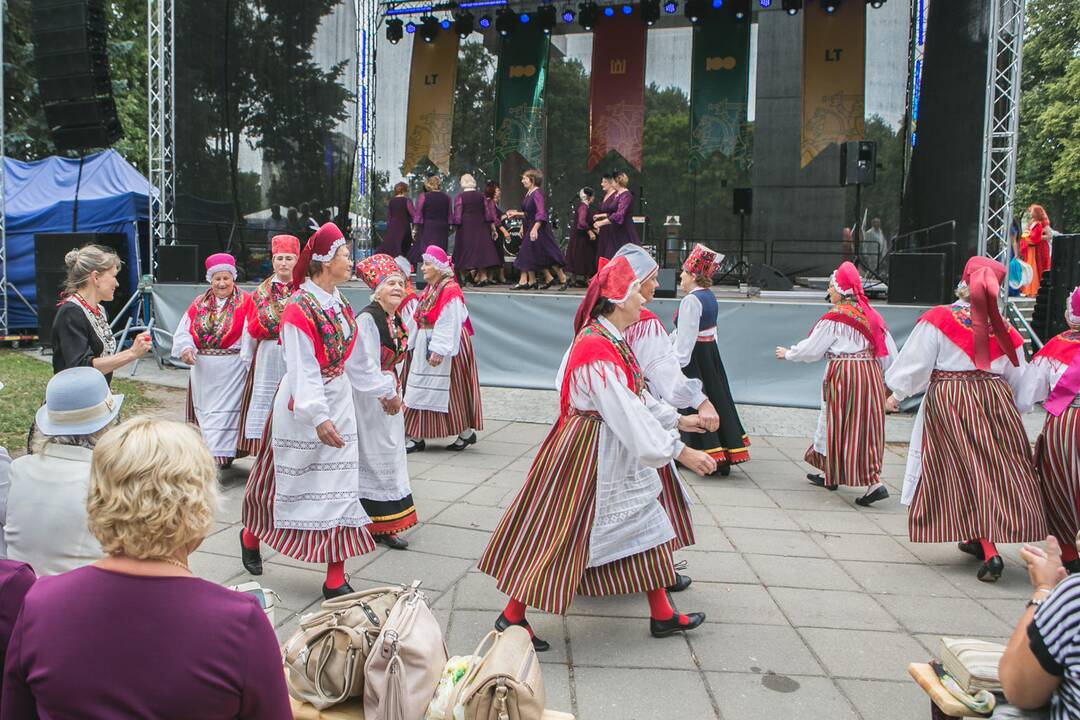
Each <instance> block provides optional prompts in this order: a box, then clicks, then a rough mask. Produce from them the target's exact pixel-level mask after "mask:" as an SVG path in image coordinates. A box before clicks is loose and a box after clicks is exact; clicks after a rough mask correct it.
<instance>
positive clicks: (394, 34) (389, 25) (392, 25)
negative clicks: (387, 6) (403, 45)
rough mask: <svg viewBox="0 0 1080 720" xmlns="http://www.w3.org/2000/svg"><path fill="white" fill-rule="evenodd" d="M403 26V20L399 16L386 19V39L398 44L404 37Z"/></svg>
mask: <svg viewBox="0 0 1080 720" xmlns="http://www.w3.org/2000/svg"><path fill="white" fill-rule="evenodd" d="M401 26H402V22H401V20H400V19H399V18H391V19H389V20H387V21H386V39H387V40H389V41H390V43H391V44H392V45H397V44H398V43H399V42H400V41H401V38H402V37H404V35H403V31H402V29H401Z"/></svg>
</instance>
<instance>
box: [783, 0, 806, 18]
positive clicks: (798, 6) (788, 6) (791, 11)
mask: <svg viewBox="0 0 1080 720" xmlns="http://www.w3.org/2000/svg"><path fill="white" fill-rule="evenodd" d="M802 4H803V0H780V7H782V8H783V9H784V12H786V13H787V14H788V15H798V14H799V11H800V10H802Z"/></svg>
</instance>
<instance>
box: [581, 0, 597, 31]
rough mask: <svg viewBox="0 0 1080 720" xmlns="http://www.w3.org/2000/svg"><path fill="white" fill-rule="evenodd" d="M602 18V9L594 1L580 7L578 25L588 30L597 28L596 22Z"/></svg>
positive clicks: (590, 0)
mask: <svg viewBox="0 0 1080 720" xmlns="http://www.w3.org/2000/svg"><path fill="white" fill-rule="evenodd" d="M599 17H600V8H598V7H597V6H596V3H595V2H593V1H592V0H588V2H583V3H581V4H580V5H578V24H579V25H581V27H583V28H585V29H586V30H592V29H593V28H594V27H596V21H597V20H598V19H599Z"/></svg>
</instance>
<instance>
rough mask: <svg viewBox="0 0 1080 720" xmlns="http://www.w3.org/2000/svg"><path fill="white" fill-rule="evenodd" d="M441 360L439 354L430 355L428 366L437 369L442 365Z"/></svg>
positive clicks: (441, 357)
mask: <svg viewBox="0 0 1080 720" xmlns="http://www.w3.org/2000/svg"><path fill="white" fill-rule="evenodd" d="M443 359H444V358H443V356H442V355H440V354H439V353H431V355H428V365H430V366H431V367H439V366H440V365H442V361H443Z"/></svg>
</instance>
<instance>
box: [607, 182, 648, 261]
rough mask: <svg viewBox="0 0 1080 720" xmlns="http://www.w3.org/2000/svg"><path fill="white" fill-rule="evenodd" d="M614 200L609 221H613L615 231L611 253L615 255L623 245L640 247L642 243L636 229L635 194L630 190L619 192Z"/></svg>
mask: <svg viewBox="0 0 1080 720" xmlns="http://www.w3.org/2000/svg"><path fill="white" fill-rule="evenodd" d="M612 200H613V202H612V205H613V206H614V210H612V211H610V212H609V214H608V220H610V221H611V227H612V228H613V229H614V230H615V232H614V233H613V235H612V242H613V243H614V246H613V248H612V251H611V252H612V255H614V254H615V253H616V252H618V251H619V248H621V247H622V246H623V245H628V244H630V243H633V244H634V245H640V244H641V241H640V240H639V239H638V234H637V228H635V227H634V219H633V215H634V212H633V207H634V193H632V192H630V191H629V190H624V191H623V192H617V193H615V194H614V195H613V196H612Z"/></svg>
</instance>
